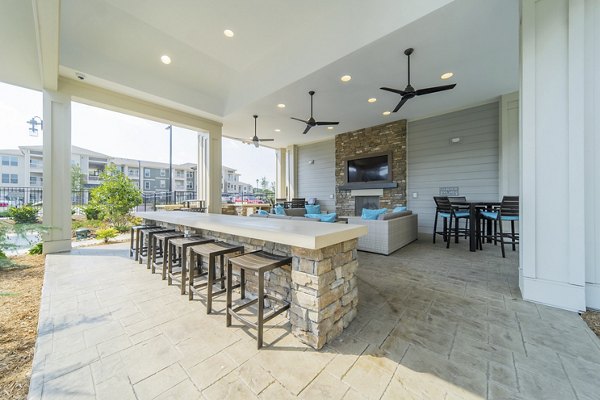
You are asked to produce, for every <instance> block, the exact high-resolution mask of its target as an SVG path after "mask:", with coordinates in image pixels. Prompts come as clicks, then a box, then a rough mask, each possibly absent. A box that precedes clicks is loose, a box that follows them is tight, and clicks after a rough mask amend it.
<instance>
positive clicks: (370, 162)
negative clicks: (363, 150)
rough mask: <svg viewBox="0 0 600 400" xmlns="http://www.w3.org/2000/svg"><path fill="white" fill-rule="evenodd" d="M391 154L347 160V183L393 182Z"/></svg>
mask: <svg viewBox="0 0 600 400" xmlns="http://www.w3.org/2000/svg"><path fill="white" fill-rule="evenodd" d="M391 159H392V157H391V154H390V153H379V154H372V155H368V156H366V157H361V158H352V159H348V160H346V182H347V183H349V184H352V183H369V182H391V180H392V169H391V165H390V162H391Z"/></svg>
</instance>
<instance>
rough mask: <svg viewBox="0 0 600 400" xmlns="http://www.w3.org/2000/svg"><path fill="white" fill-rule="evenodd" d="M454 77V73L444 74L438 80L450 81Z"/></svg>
mask: <svg viewBox="0 0 600 400" xmlns="http://www.w3.org/2000/svg"><path fill="white" fill-rule="evenodd" d="M453 76H454V73H452V72H446V73H445V74H442V76H440V78H442V79H450V78H452V77H453Z"/></svg>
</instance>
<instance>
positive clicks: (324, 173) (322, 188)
mask: <svg viewBox="0 0 600 400" xmlns="http://www.w3.org/2000/svg"><path fill="white" fill-rule="evenodd" d="M310 160H314V164H309V161H310ZM331 195H333V196H334V198H330V197H329V196H331ZM298 197H305V198H306V199H308V198H309V197H316V198H317V199H318V200H319V204H321V210H322V211H323V209H326V210H327V211H328V212H335V141H334V140H328V141H326V142H319V143H314V144H309V145H306V146H299V147H298Z"/></svg>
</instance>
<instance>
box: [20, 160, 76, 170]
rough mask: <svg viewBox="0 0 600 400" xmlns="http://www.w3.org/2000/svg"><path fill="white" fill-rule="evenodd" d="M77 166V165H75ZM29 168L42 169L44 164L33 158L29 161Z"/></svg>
mask: <svg viewBox="0 0 600 400" xmlns="http://www.w3.org/2000/svg"><path fill="white" fill-rule="evenodd" d="M75 165H79V164H75ZM29 167H30V168H43V167H44V162H43V161H42V160H36V159H35V158H31V159H29Z"/></svg>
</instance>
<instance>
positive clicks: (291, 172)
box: [286, 145, 298, 199]
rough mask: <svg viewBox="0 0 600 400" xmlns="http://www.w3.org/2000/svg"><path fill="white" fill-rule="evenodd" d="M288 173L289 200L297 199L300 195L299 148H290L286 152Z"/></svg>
mask: <svg viewBox="0 0 600 400" xmlns="http://www.w3.org/2000/svg"><path fill="white" fill-rule="evenodd" d="M286 173H287V189H288V198H289V199H292V198H294V197H297V194H298V146H296V145H292V146H289V147H288V148H287V150H286Z"/></svg>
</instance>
